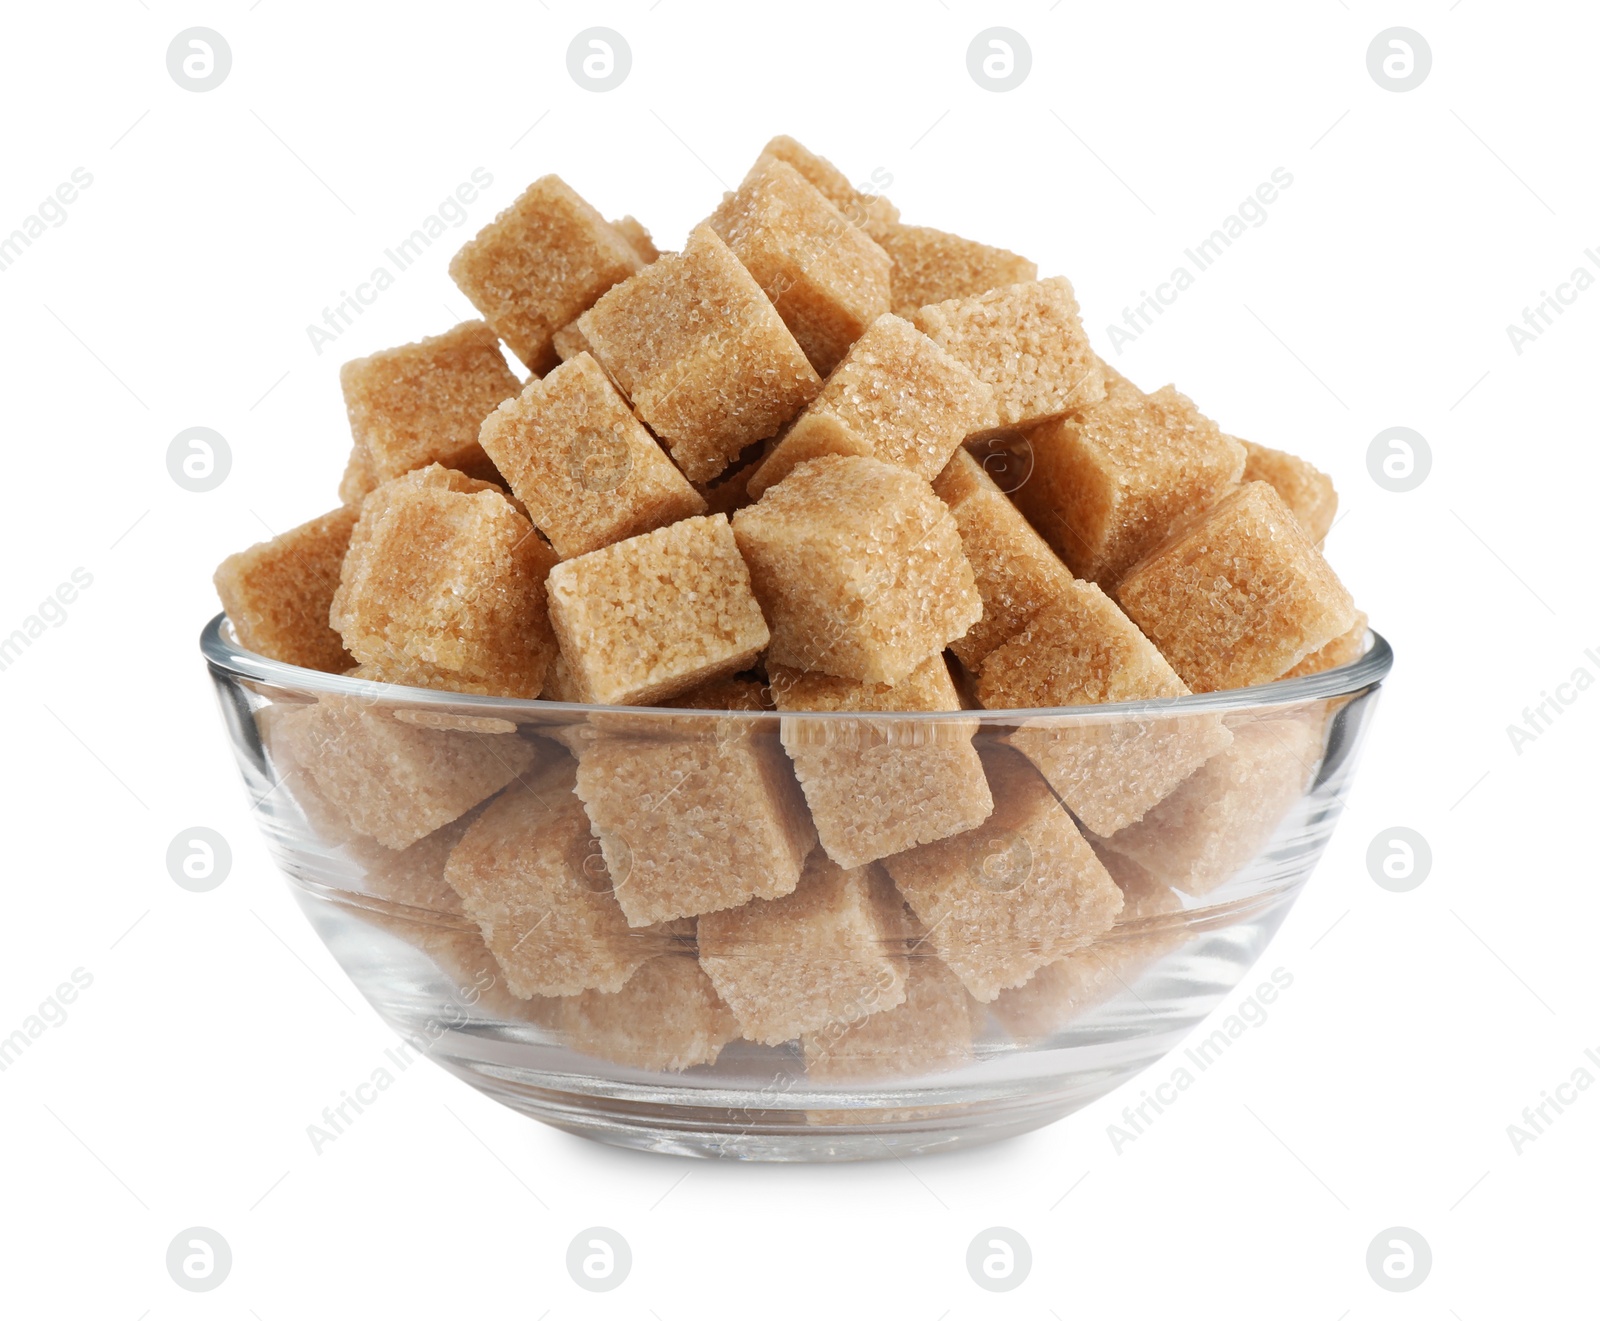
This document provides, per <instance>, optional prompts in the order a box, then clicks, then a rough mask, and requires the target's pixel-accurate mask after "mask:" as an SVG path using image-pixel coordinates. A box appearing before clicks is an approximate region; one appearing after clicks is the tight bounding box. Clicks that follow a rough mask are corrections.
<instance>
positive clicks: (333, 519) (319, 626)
mask: <svg viewBox="0 0 1600 1321" xmlns="http://www.w3.org/2000/svg"><path fill="white" fill-rule="evenodd" d="M355 525H356V511H355V510H354V509H350V508H348V507H344V508H339V509H335V510H334V511H333V512H332V513H328V514H324V515H322V517H321V518H314V519H312V520H311V521H310V522H309V523H302V524H301V525H300V526H299V527H296V528H291V529H290V530H289V531H287V532H284V533H281V534H280V535H278V536H276V537H273V538H272V540H271V541H264V542H261V543H260V544H258V545H255V546H252V547H250V549H249V550H243V551H240V552H239V553H238V554H236V555H230V556H228V558H227V559H225V560H223V561H222V563H221V564H220V565H218V566H217V571H216V573H215V575H214V576H213V578H212V581H213V583H215V585H216V589H217V595H218V596H219V597H220V598H221V599H222V608H223V609H224V610H226V611H227V613H228V620H229V622H230V623H232V625H233V633H234V636H235V637H236V638H237V639H238V640H239V645H240V646H241V647H245V648H246V649H248V650H250V651H254V652H257V653H258V654H260V655H262V656H270V657H271V658H272V659H273V660H280V661H284V662H285V663H287V664H289V665H303V666H305V667H306V668H307V669H311V670H323V671H325V672H327V673H329V674H341V673H343V672H344V671H345V670H347V669H349V668H350V666H351V664H352V660H351V657H350V654H349V653H348V652H347V651H345V649H344V642H343V641H342V640H341V639H340V637H339V634H338V633H337V632H336V631H335V630H334V629H332V628H330V627H329V625H328V607H329V606H330V605H331V604H332V602H333V594H334V592H335V591H336V590H337V589H338V586H339V566H340V565H341V564H343V563H344V557H345V552H346V551H347V550H348V549H349V548H350V534H351V532H352V531H353V530H354V528H355Z"/></svg>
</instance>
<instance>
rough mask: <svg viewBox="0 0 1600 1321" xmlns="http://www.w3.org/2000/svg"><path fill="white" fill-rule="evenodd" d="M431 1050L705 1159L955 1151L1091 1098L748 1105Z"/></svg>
mask: <svg viewBox="0 0 1600 1321" xmlns="http://www.w3.org/2000/svg"><path fill="white" fill-rule="evenodd" d="M435 1058H436V1059H438V1062H439V1063H440V1064H442V1065H444V1067H445V1068H447V1069H449V1070H450V1072H452V1073H455V1074H457V1075H458V1076H459V1077H461V1078H463V1079H464V1080H465V1081H467V1082H470V1083H471V1084H472V1085H473V1086H474V1087H476V1088H477V1089H478V1090H480V1091H482V1092H484V1093H485V1094H486V1095H489V1096H491V1097H493V1098H494V1099H495V1100H497V1101H499V1102H500V1103H501V1104H502V1105H505V1106H508V1107H510V1108H511V1109H513V1110H516V1111H517V1112H519V1113H520V1114H524V1115H527V1116H529V1117H530V1118H533V1119H537V1120H539V1121H540V1122H541V1123H544V1124H549V1125H550V1126H551V1127H552V1128H558V1129H561V1130H562V1131H563V1132H565V1133H572V1134H574V1135H575V1136H577V1137H583V1138H588V1139H590V1140H591V1141H594V1142H603V1143H605V1144H606V1145H607V1146H612V1147H626V1148H628V1149H630V1150H633V1151H653V1152H657V1153H659V1154H661V1155H664V1156H693V1157H696V1158H699V1159H704V1160H739V1161H770V1162H786V1161H787V1162H794V1161H803V1162H807V1163H816V1162H840V1161H861V1160H889V1159H894V1160H899V1159H901V1158H902V1157H906V1156H921V1155H927V1154H930V1153H933V1152H941V1151H959V1150H962V1149H964V1148H967V1147H977V1146H982V1145H984V1144H985V1143H989V1142H997V1141H999V1140H1000V1139H1002V1138H1008V1137H1015V1136H1017V1135H1018V1134H1020V1133H1028V1132H1031V1131H1032V1130H1034V1129H1036V1128H1043V1127H1044V1126H1045V1125H1046V1124H1051V1123H1054V1122H1055V1121H1056V1120H1058V1119H1061V1118H1063V1117H1064V1116H1066V1115H1068V1114H1070V1113H1072V1112H1073V1111H1074V1110H1077V1109H1078V1108H1079V1107H1080V1106H1082V1105H1084V1104H1085V1103H1086V1102H1087V1101H1088V1100H1089V1099H1091V1098H1090V1097H1086V1096H1083V1097H1080V1096H1072V1097H1063V1096H1061V1095H1060V1094H1051V1095H1044V1096H1031V1097H1020V1098H1019V1097H1009V1098H1007V1099H1005V1100H1003V1101H995V1100H986V1101H971V1100H968V1101H958V1102H951V1103H947V1104H938V1105H929V1104H926V1103H924V1104H919V1105H915V1106H908V1107H904V1108H888V1107H872V1108H864V1107H860V1106H851V1107H839V1108H832V1109H808V1110H764V1111H752V1110H740V1109H729V1108H713V1107H710V1106H692V1105H685V1104H684V1103H683V1102H682V1101H681V1100H679V1101H674V1102H671V1103H658V1102H654V1101H650V1100H644V1099H636V1098H629V1099H623V1098H620V1097H602V1096H596V1095H594V1094H592V1093H588V1092H586V1093H583V1094H580V1095H573V1094H568V1093H563V1092H559V1091H556V1090H553V1089H550V1088H545V1087H537V1086H532V1085H529V1084H527V1083H523V1082H518V1081H514V1080H512V1079H508V1078H506V1077H504V1076H496V1075H495V1074H489V1073H485V1072H484V1071H482V1070H480V1069H478V1068H474V1067H473V1066H472V1065H470V1064H466V1063H465V1062H463V1061H459V1060H449V1059H439V1058H438V1057H437V1056H436V1057H435Z"/></svg>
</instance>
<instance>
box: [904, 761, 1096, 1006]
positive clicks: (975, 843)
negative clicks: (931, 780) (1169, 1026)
mask: <svg viewBox="0 0 1600 1321" xmlns="http://www.w3.org/2000/svg"><path fill="white" fill-rule="evenodd" d="M983 764H984V769H985V770H986V771H987V772H988V776H989V786H990V789H991V790H992V791H993V793H994V814H993V815H992V816H991V817H990V818H989V819H988V820H987V821H986V822H984V824H983V825H982V826H980V827H979V828H978V829H976V830H970V831H968V832H967V833H966V834H964V835H956V836H954V837H952V838H950V839H943V840H940V841H939V842H938V843H936V844H924V845H922V846H921V847H920V848H915V849H911V850H909V851H908V852H905V853H899V854H896V855H895V856H894V857H892V858H889V859H886V860H885V862H884V865H885V866H886V867H887V868H888V869H889V873H890V875H892V876H893V877H894V880H895V884H896V885H897V886H898V887H899V889H900V893H901V894H902V895H903V896H905V901H906V903H907V904H908V905H909V906H910V908H911V911H912V912H913V913H915V914H916V915H917V918H918V920H920V921H921V922H922V924H923V925H924V926H925V927H927V929H928V932H929V935H928V943H929V944H930V945H931V946H932V947H933V948H934V949H935V950H936V951H937V952H938V954H939V957H940V958H942V959H943V960H944V961H945V962H946V963H947V964H949V965H950V967H951V969H952V970H953V971H954V972H955V974H956V976H958V977H960V978H961V981H962V983H963V984H964V985H965V986H966V988H967V990H969V991H971V992H972V994H973V995H974V996H976V997H977V998H978V999H979V1000H982V1001H984V1002H985V1003H987V1002H988V1001H990V1000H993V999H994V998H995V996H997V995H998V994H999V993H1000V992H1001V991H1002V990H1004V989H1005V988H1006V987H1008V986H1020V985H1021V984H1022V983H1023V982H1025V981H1027V980H1028V978H1029V977H1031V976H1032V975H1033V974H1034V973H1035V972H1036V971H1037V970H1038V969H1040V968H1042V967H1044V966H1045V965H1046V964H1047V963H1054V962H1055V961H1056V960H1057V959H1059V958H1061V957H1062V955H1064V954H1068V953H1071V952H1072V951H1073V950H1075V949H1079V948H1081V947H1082V946H1084V945H1087V944H1089V943H1090V942H1091V941H1093V940H1094V939H1095V938H1096V937H1098V936H1099V935H1100V934H1101V933H1102V932H1104V931H1107V930H1109V929H1110V927H1111V924H1112V923H1113V922H1115V921H1116V918H1117V914H1118V913H1119V912H1120V911H1121V909H1122V893H1121V891H1119V890H1118V889H1117V887H1116V885H1115V884H1114V883H1113V882H1112V880H1111V877H1110V876H1109V875H1107V873H1106V869H1105V867H1103V866H1102V865H1101V863H1100V860H1099V859H1098V858H1097V857H1095V854H1094V850H1093V849H1092V848H1090V847H1089V843H1088V841H1087V840H1085V839H1084V837H1083V836H1082V835H1080V834H1079V833H1078V829H1077V827H1076V826H1074V825H1073V824H1072V818H1071V817H1069V816H1068V815H1067V813H1066V809H1065V808H1063V807H1062V806H1061V804H1060V803H1058V802H1056V800H1055V796H1054V795H1053V794H1052V793H1051V792H1050V788H1049V786H1048V785H1046V784H1045V782H1044V781H1043V780H1042V779H1040V778H1039V774H1038V772H1037V771H1035V770H1034V769H1033V767H1032V766H1030V765H1029V764H1028V763H1027V762H1026V761H1024V760H1023V759H1022V758H1021V757H1020V756H1019V755H1018V754H1017V753H1015V752H1013V751H1011V749H1009V748H1006V747H1002V746H996V747H991V748H986V749H984V751H983Z"/></svg>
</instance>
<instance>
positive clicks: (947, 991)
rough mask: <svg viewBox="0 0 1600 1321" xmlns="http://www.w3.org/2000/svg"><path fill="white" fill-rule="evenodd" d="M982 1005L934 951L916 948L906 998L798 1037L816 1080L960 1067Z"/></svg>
mask: <svg viewBox="0 0 1600 1321" xmlns="http://www.w3.org/2000/svg"><path fill="white" fill-rule="evenodd" d="M982 1021H983V1010H982V1008H981V1007H980V1006H979V1005H978V1002H977V1001H976V1000H974V999H973V998H972V996H971V995H970V994H968V992H967V988H966V987H965V986H963V985H962V984H961V979H960V978H959V977H957V976H956V975H955V973H953V972H951V971H950V969H949V968H947V967H945V965H944V964H943V963H941V962H940V961H939V960H938V959H936V958H935V957H934V956H933V954H932V952H931V951H929V952H926V953H924V952H921V951H917V950H913V952H912V955H911V958H910V960H909V966H908V970H907V974H906V998H905V1000H904V1001H903V1002H902V1003H901V1004H898V1005H896V1006H895V1007H894V1008H893V1009H886V1010H884V1011H883V1012H882V1013H877V1014H865V1015H862V1016H860V1017H857V1018H856V1019H855V1020H854V1021H852V1022H846V1023H829V1024H828V1025H827V1026H826V1027H824V1028H821V1029H819V1030H818V1031H815V1032H807V1033H805V1034H804V1035H803V1036H802V1037H801V1038H800V1044H801V1047H802V1048H803V1049H804V1051H805V1057H806V1076H807V1077H808V1078H810V1079H812V1080H813V1081H815V1082H857V1081H860V1082H867V1081H871V1080H874V1079H882V1078H903V1077H909V1076H912V1075H914V1074H921V1073H933V1072H936V1071H938V1070H941V1069H953V1068H959V1067H960V1066H961V1065H963V1064H969V1063H971V1062H972V1057H973V1056H972V1039H973V1037H974V1036H976V1035H977V1032H978V1029H979V1027H980V1026H981V1024H982Z"/></svg>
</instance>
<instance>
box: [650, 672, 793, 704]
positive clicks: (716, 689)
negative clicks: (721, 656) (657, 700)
mask: <svg viewBox="0 0 1600 1321" xmlns="http://www.w3.org/2000/svg"><path fill="white" fill-rule="evenodd" d="M666 705H667V706H679V707H684V708H687V709H689V710H697V711H770V710H772V709H773V707H772V702H771V695H770V694H769V692H768V691H767V687H766V685H765V684H763V683H761V682H760V681H759V680H757V679H748V678H745V677H744V676H742V675H738V674H736V675H733V676H732V677H731V678H727V679H713V680H711V681H710V682H709V683H703V684H701V685H700V686H699V687H698V688H691V689H690V690H689V691H688V692H686V693H684V694H683V695H682V696H681V697H674V698H673V699H672V700H671V701H669V702H667V703H666Z"/></svg>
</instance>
